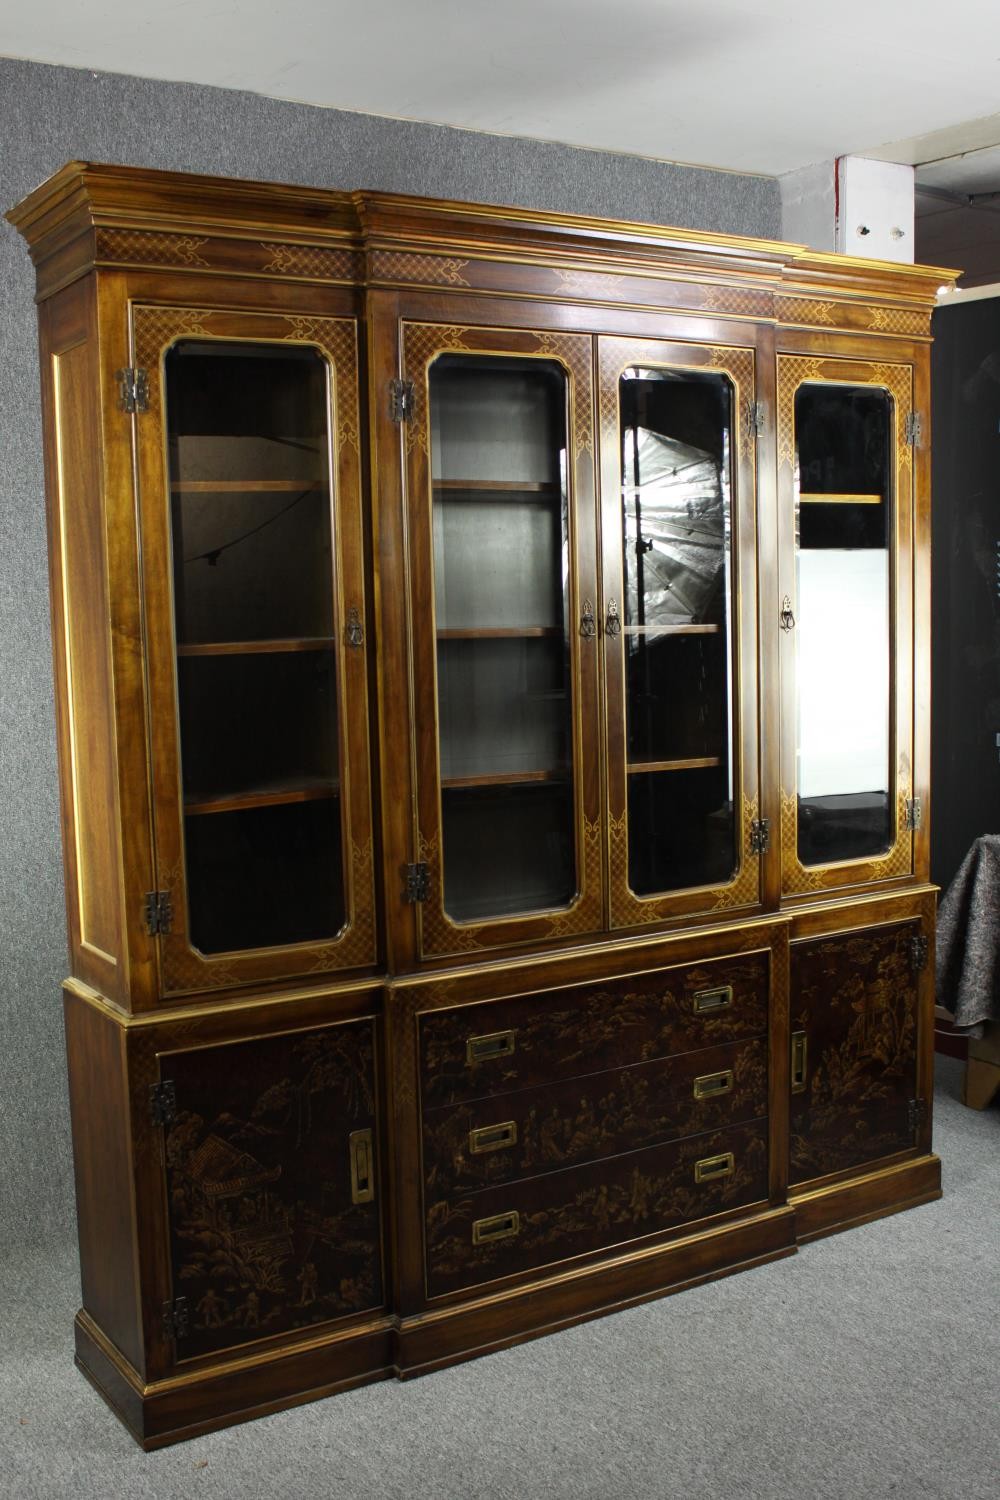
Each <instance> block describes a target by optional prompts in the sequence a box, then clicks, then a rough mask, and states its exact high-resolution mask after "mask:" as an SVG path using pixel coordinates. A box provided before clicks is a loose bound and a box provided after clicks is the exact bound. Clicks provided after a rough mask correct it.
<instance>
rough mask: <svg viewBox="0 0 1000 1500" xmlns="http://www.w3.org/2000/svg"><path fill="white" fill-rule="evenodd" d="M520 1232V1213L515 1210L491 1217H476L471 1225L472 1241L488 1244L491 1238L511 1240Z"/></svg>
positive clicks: (477, 1243) (476, 1243)
mask: <svg viewBox="0 0 1000 1500" xmlns="http://www.w3.org/2000/svg"><path fill="white" fill-rule="evenodd" d="M520 1232H521V1215H520V1214H519V1213H517V1212H516V1211H515V1210H511V1212H510V1213H508V1214H494V1215H493V1217H492V1219H477V1220H476V1221H475V1223H474V1224H473V1226H472V1243H473V1244H474V1245H488V1244H490V1243H491V1242H492V1241H493V1240H512V1239H513V1238H514V1236H515V1234H520Z"/></svg>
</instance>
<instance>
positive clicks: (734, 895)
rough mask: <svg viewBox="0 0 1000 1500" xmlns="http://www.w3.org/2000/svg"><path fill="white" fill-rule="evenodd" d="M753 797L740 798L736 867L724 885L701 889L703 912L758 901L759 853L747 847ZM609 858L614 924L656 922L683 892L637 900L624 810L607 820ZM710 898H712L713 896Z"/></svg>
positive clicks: (755, 804)
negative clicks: (630, 873) (631, 880)
mask: <svg viewBox="0 0 1000 1500" xmlns="http://www.w3.org/2000/svg"><path fill="white" fill-rule="evenodd" d="M758 810H759V803H758V801H757V798H756V797H744V799H743V816H742V825H741V828H740V867H739V870H738V871H737V873H736V877H735V879H734V880H731V881H730V883H729V884H728V885H724V886H717V887H715V888H714V889H710V890H707V891H706V892H705V907H704V909H705V910H706V911H729V910H731V909H732V908H733V907H737V906H754V905H756V903H757V902H758V901H759V900H760V855H759V854H756V853H755V852H754V851H753V850H752V849H751V848H750V832H751V825H752V824H753V822H754V819H755V818H756V817H757V815H758ZM608 831H609V836H610V845H609V860H610V873H611V890H612V902H613V911H612V920H613V923H614V926H616V927H639V926H641V925H643V924H644V923H647V922H656V921H658V920H659V919H660V918H661V917H662V916H666V915H669V914H670V910H671V908H672V906H673V905H674V903H675V902H676V900H677V899H678V898H679V897H681V896H683V895H684V894H685V892H683V891H672V892H670V893H669V894H666V895H663V896H653V897H647V898H646V899H641V898H640V897H638V896H636V895H634V894H633V893H632V891H631V889H630V888H629V883H628V811H627V809H626V811H625V812H623V813H622V815H621V817H618V818H615V817H612V818H610V819H609V823H608ZM713 898H714V899H713Z"/></svg>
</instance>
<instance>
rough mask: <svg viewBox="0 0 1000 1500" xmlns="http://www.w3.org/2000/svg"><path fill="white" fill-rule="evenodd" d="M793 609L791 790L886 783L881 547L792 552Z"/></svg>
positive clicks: (885, 572) (885, 604)
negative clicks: (795, 759)
mask: <svg viewBox="0 0 1000 1500" xmlns="http://www.w3.org/2000/svg"><path fill="white" fill-rule="evenodd" d="M797 615H798V619H797V623H796V629H795V635H796V645H797V668H796V677H797V681H798V699H799V703H798V708H799V724H798V736H799V738H798V749H799V778H798V786H799V795H800V796H802V797H822V796H828V795H832V794H835V793H847V792H872V791H885V790H887V788H888V770H889V716H888V702H889V566H888V554H887V553H886V552H885V551H883V550H881V549H878V550H876V549H859V550H857V551H842V550H840V549H818V548H817V549H814V550H803V551H802V552H800V553H799V555H798V607H797Z"/></svg>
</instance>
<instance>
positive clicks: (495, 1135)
mask: <svg viewBox="0 0 1000 1500" xmlns="http://www.w3.org/2000/svg"><path fill="white" fill-rule="evenodd" d="M516 1145H517V1121H516V1120H505V1121H504V1122H503V1124H502V1125H480V1127H479V1129H478V1130H470V1131H469V1151H470V1152H471V1154H472V1155H473V1156H481V1155H482V1154H483V1152H484V1151H502V1150H503V1149H504V1147H505V1146H516Z"/></svg>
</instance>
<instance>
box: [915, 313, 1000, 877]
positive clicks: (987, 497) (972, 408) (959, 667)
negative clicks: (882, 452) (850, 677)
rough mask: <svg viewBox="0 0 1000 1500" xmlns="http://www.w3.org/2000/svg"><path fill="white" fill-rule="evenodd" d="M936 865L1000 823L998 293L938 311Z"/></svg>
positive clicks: (957, 857) (947, 869) (934, 870)
mask: <svg viewBox="0 0 1000 1500" xmlns="http://www.w3.org/2000/svg"><path fill="white" fill-rule="evenodd" d="M932 331H933V334H934V338H935V343H934V348H933V352H932V355H931V373H932V405H933V427H934V464H933V526H934V563H933V590H934V605H933V616H932V620H933V631H934V644H933V656H932V662H933V665H932V674H933V712H932V716H931V724H932V736H933V738H932V747H931V748H932V765H931V789H932V793H933V798H932V801H933V807H932V822H931V874H932V876H933V878H934V879H935V880H936V881H937V882H938V883H939V884H940V885H942V886H947V884H948V882H949V881H950V880H951V878H952V876H953V875H954V873H955V871H956V869H957V868H958V866H959V864H960V863H961V861H962V858H963V856H964V855H965V852H966V850H967V849H968V847H969V845H970V844H971V843H972V842H973V840H974V839H975V838H977V837H978V836H979V835H980V834H982V833H997V832H1000V745H998V743H997V736H998V735H1000V298H984V299H983V300H982V301H978V302H967V303H964V304H963V303H956V304H955V306H953V307H943V308H939V309H938V311H937V312H936V313H935V314H934V320H933V329H932Z"/></svg>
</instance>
